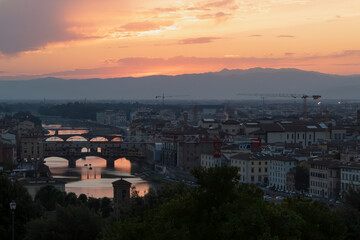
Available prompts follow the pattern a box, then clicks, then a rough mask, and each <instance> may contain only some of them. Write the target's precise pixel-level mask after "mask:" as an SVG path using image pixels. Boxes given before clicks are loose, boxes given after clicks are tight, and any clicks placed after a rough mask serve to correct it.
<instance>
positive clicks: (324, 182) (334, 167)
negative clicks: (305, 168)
mask: <svg viewBox="0 0 360 240" xmlns="http://www.w3.org/2000/svg"><path fill="white" fill-rule="evenodd" d="M339 165H340V162H338V161H331V160H318V161H311V162H310V181H309V183H310V188H309V193H310V194H311V195H312V196H314V197H320V198H334V199H337V198H339V193H340V168H339Z"/></svg>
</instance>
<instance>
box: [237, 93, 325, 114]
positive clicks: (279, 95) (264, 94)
mask: <svg viewBox="0 0 360 240" xmlns="http://www.w3.org/2000/svg"><path fill="white" fill-rule="evenodd" d="M238 95H241V96H259V97H262V99H263V103H264V98H265V97H274V98H278V97H284V98H302V99H303V102H304V106H303V119H304V120H306V119H307V103H306V100H307V99H308V98H310V97H311V98H312V99H314V100H316V99H319V98H321V96H320V95H307V94H287V93H286V94H284V93H279V94H271V93H239V94H238Z"/></svg>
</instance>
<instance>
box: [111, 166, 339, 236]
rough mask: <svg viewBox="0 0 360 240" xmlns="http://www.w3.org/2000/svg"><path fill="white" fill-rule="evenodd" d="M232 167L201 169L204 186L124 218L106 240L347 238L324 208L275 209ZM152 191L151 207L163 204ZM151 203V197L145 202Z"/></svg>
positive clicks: (300, 202) (300, 204)
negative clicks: (241, 181)
mask: <svg viewBox="0 0 360 240" xmlns="http://www.w3.org/2000/svg"><path fill="white" fill-rule="evenodd" d="M237 172H238V171H237V169H236V168H232V167H215V168H210V169H203V168H198V169H195V170H194V171H193V172H192V173H193V175H194V176H195V177H196V178H197V179H198V184H199V187H198V188H195V189H192V190H190V191H184V192H180V194H173V195H172V196H171V197H170V198H166V199H165V200H164V201H163V202H162V203H161V204H160V205H158V206H157V207H155V208H152V209H151V208H150V209H149V210H147V211H145V213H144V214H143V215H138V216H135V217H130V218H121V219H119V220H118V221H117V222H115V223H114V226H113V229H112V231H110V232H108V233H107V234H106V236H105V239H108V240H112V239H114V240H115V239H116V240H120V239H286V240H287V239H304V240H305V239H342V238H343V236H344V230H345V228H344V226H343V224H342V223H341V221H340V219H339V217H338V216H337V215H336V213H334V212H332V211H331V210H330V209H328V208H327V207H325V206H324V205H322V204H320V203H318V202H313V201H308V200H304V199H300V198H292V199H288V200H286V201H284V203H283V204H279V205H275V204H274V203H271V202H265V201H264V200H263V191H262V190H260V189H258V188H256V187H255V186H253V185H248V184H241V185H239V184H238V176H237ZM156 195H157V194H156V193H155V192H151V193H150V196H149V198H148V199H151V201H150V203H153V204H149V206H150V205H151V206H156V205H157V204H159V202H158V201H156ZM144 199H145V198H144Z"/></svg>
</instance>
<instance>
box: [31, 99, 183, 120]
mask: <svg viewBox="0 0 360 240" xmlns="http://www.w3.org/2000/svg"><path fill="white" fill-rule="evenodd" d="M141 107H149V108H151V109H154V110H155V111H157V110H161V109H163V106H161V105H146V104H140V103H114V104H112V103H81V102H74V103H66V104H59V105H45V106H41V107H39V109H38V112H39V113H40V114H42V115H46V116H61V117H63V118H70V119H90V120H96V112H100V111H104V110H121V111H124V112H125V113H126V115H127V117H128V119H129V118H130V113H131V112H133V111H135V110H137V109H139V108H141ZM166 108H167V109H171V110H173V111H174V112H175V114H176V116H179V115H180V113H181V112H182V110H183V107H181V106H178V105H171V106H166Z"/></svg>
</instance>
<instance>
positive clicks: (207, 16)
mask: <svg viewBox="0 0 360 240" xmlns="http://www.w3.org/2000/svg"><path fill="white" fill-rule="evenodd" d="M196 17H197V18H198V19H215V20H216V21H217V22H222V21H226V20H228V19H229V17H231V14H229V13H224V12H217V13H214V14H203V15H198V16H196Z"/></svg>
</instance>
